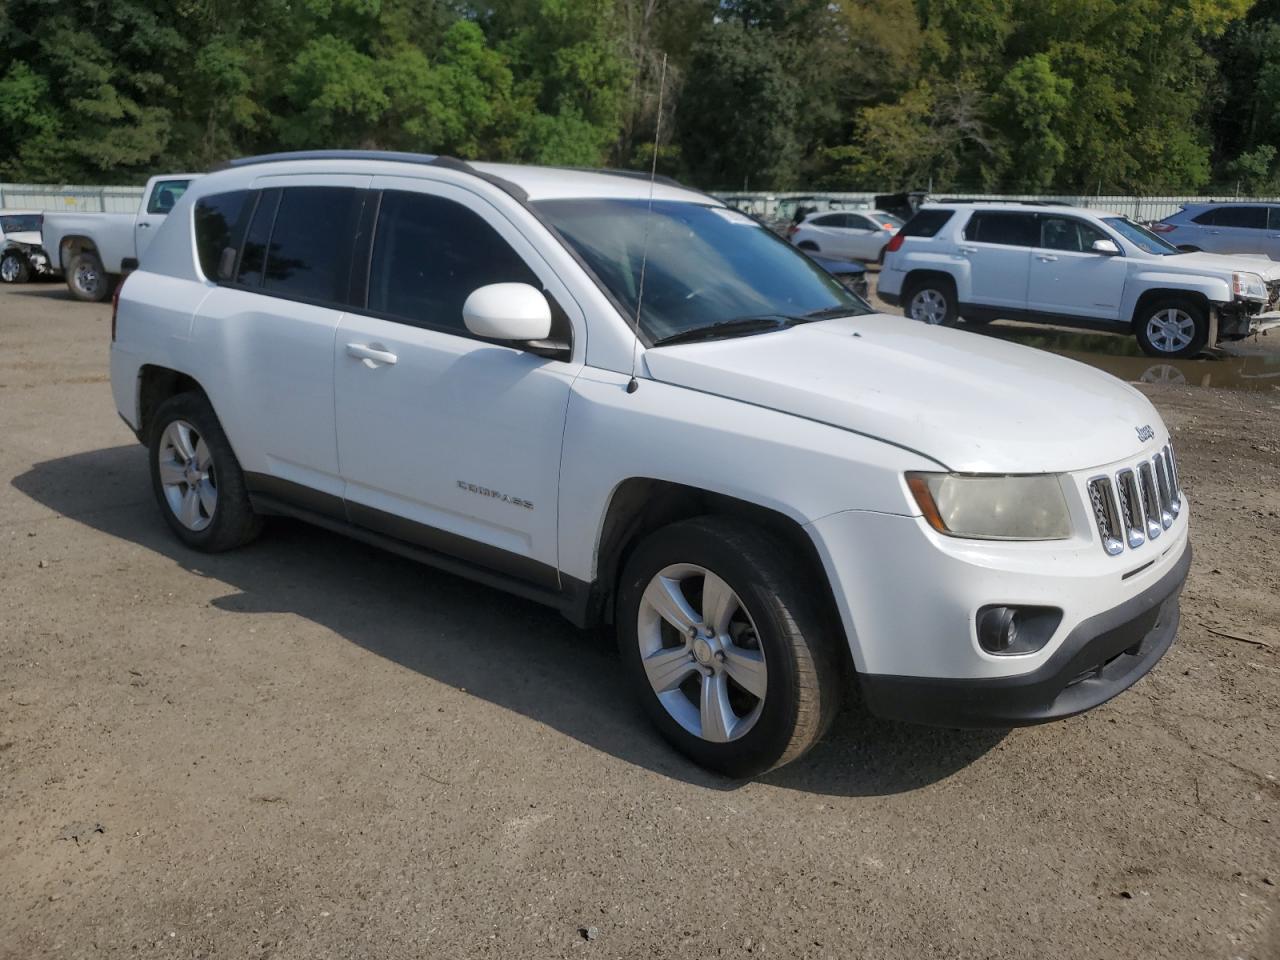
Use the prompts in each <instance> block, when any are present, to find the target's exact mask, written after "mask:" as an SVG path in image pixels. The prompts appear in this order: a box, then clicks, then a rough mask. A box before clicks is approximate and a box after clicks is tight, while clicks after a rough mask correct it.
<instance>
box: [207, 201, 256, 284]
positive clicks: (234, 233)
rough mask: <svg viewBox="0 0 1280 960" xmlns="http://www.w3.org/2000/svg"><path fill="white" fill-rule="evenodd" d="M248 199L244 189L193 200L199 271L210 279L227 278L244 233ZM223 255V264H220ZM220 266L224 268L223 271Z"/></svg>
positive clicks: (232, 268) (233, 266) (233, 265)
mask: <svg viewBox="0 0 1280 960" xmlns="http://www.w3.org/2000/svg"><path fill="white" fill-rule="evenodd" d="M251 197H252V194H251V193H250V192H249V191H248V190H236V191H235V192H233V193H217V194H214V195H213V196H209V197H201V198H200V199H199V200H197V201H196V208H195V222H196V253H197V254H198V255H199V257H200V270H201V271H202V272H203V273H204V275H205V276H206V277H208V278H209V279H210V280H230V279H231V271H232V270H234V268H235V252H236V247H237V246H239V237H240V234H241V233H243V231H244V221H245V219H246V218H247V216H248V209H249V206H250V204H249V201H250V198H251ZM227 251H230V253H227ZM224 255H225V257H226V260H227V262H226V263H222V261H223V259H224ZM220 267H227V268H228V269H226V270H225V271H224V270H222V269H220Z"/></svg>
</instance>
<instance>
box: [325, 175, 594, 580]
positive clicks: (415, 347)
mask: <svg viewBox="0 0 1280 960" xmlns="http://www.w3.org/2000/svg"><path fill="white" fill-rule="evenodd" d="M373 186H374V187H375V189H380V190H381V191H382V192H381V201H380V205H379V208H378V213H377V225H376V228H375V230H374V233H373V243H372V249H371V250H370V251H369V257H368V261H367V262H368V263H369V272H368V285H367V295H366V296H365V297H364V298H363V299H362V302H361V305H360V306H358V307H357V308H354V309H353V310H352V311H351V312H349V313H347V314H346V315H345V316H344V317H343V319H342V323H341V326H340V328H339V331H338V337H337V340H336V342H335V344H334V352H333V355H332V357H331V361H330V362H331V364H332V366H333V369H334V379H335V382H336V386H337V396H336V401H337V430H338V453H339V457H340V460H341V464H342V475H343V478H344V479H345V481H346V500H347V511H348V514H349V516H350V518H351V519H352V520H353V521H355V522H357V523H360V524H362V525H364V526H367V527H369V528H370V529H374V530H377V531H379V532H382V533H386V534H388V535H391V536H394V537H397V538H398V539H401V540H407V541H410V542H414V543H417V544H419V545H421V546H425V547H427V548H429V549H433V550H438V551H441V552H444V553H448V554H451V555H453V556H457V557H461V558H462V559H464V560H468V561H471V562H473V563H478V564H481V565H483V566H485V567H488V568H491V569H497V570H499V571H501V572H503V573H506V574H508V575H510V576H513V577H517V578H519V579H521V580H524V581H527V582H530V583H533V584H535V585H537V586H539V587H544V588H554V587H555V586H556V585H557V584H558V574H557V572H556V563H557V559H558V558H557V542H556V529H557V500H558V497H557V493H558V488H559V478H560V450H561V442H562V439H563V433H564V420H565V412H566V410H567V407H568V402H569V388H570V386H571V385H572V383H573V380H574V377H576V376H577V373H578V371H579V370H580V369H581V361H580V360H573V361H570V360H561V359H548V358H544V357H539V356H535V355H534V354H532V353H529V352H527V351H525V350H522V349H518V348H516V347H515V346H512V345H508V344H503V343H495V342H491V341H486V340H481V339H479V338H477V337H476V336H474V335H473V334H471V333H470V332H469V331H468V330H467V329H466V327H465V325H464V323H463V319H462V305H463V303H464V301H465V300H466V298H467V297H468V296H469V295H470V294H471V293H472V292H473V291H474V290H476V289H477V288H479V287H482V286H485V285H487V284H491V283H509V282H517V283H528V284H531V285H533V286H536V287H539V288H541V289H542V290H543V291H544V292H545V293H546V294H547V295H548V299H549V300H550V301H551V303H552V315H553V317H554V318H556V319H555V320H554V321H553V337H554V338H556V339H572V338H573V337H574V336H575V335H576V336H577V338H578V341H579V342H578V343H576V344H575V345H574V351H575V352H574V354H573V356H574V357H579V358H580V357H582V356H584V355H585V352H584V348H585V340H584V339H583V338H584V337H585V325H584V323H583V319H582V316H581V314H580V312H579V310H578V307H577V304H576V303H575V302H574V301H573V300H572V299H571V298H570V297H569V294H568V290H567V289H566V288H565V287H564V286H563V285H562V284H561V283H560V281H559V279H558V278H557V277H556V275H555V273H554V272H553V271H552V270H551V268H550V267H548V266H547V264H546V263H545V262H544V261H543V260H542V258H541V257H540V256H539V255H538V253H537V251H536V249H535V248H534V246H533V245H532V244H531V243H530V242H529V241H528V240H527V239H525V237H524V236H523V235H522V234H521V233H520V232H519V230H517V229H516V228H515V226H513V225H512V223H511V222H510V221H508V220H507V219H506V217H505V216H504V215H503V214H501V213H500V212H498V211H497V210H495V209H494V208H493V207H492V206H491V205H489V203H488V202H487V201H485V200H484V199H483V198H480V197H477V196H476V195H475V194H473V193H471V192H470V191H468V190H465V189H463V188H461V187H458V186H453V185H449V184H443V183H430V184H424V182H423V181H422V180H401V179H398V178H393V177H386V178H377V179H375V180H374V182H373ZM566 311H567V312H566ZM571 315H572V316H571Z"/></svg>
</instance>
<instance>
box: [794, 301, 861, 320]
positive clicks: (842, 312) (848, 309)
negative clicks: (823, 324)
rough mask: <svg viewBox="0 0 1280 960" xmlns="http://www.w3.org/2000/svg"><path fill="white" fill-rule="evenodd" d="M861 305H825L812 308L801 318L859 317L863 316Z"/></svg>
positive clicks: (832, 318) (831, 318)
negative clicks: (819, 307) (819, 308)
mask: <svg viewBox="0 0 1280 960" xmlns="http://www.w3.org/2000/svg"><path fill="white" fill-rule="evenodd" d="M861 315H862V313H861V307H860V306H858V305H855V304H846V305H845V306H839V307H823V308H822V309H821V310H810V311H809V312H808V313H806V314H805V315H804V316H802V317H798V318H797V319H799V320H834V319H835V318H836V317H858V316H861Z"/></svg>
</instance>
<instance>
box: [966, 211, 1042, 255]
mask: <svg viewBox="0 0 1280 960" xmlns="http://www.w3.org/2000/svg"><path fill="white" fill-rule="evenodd" d="M1038 233H1039V231H1038V230H1037V229H1036V218H1035V215H1034V214H1030V213H1003V212H1000V213H996V212H990V211H980V212H978V213H975V214H974V215H973V216H972V217H971V218H970V219H969V222H968V224H966V225H965V228H964V238H965V239H966V240H972V241H974V242H976V243H996V244H1000V245H1001V246H1007V247H1033V246H1035V245H1036V244H1037V243H1038V242H1039V236H1038Z"/></svg>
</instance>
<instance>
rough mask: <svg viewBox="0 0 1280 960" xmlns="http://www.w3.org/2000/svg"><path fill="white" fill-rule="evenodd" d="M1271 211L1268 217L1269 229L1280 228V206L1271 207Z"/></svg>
mask: <svg viewBox="0 0 1280 960" xmlns="http://www.w3.org/2000/svg"><path fill="white" fill-rule="evenodd" d="M1269 211H1270V212H1269V213H1268V217H1269V218H1270V220H1269V222H1268V223H1267V229H1269V230H1280V207H1270V208H1269Z"/></svg>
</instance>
